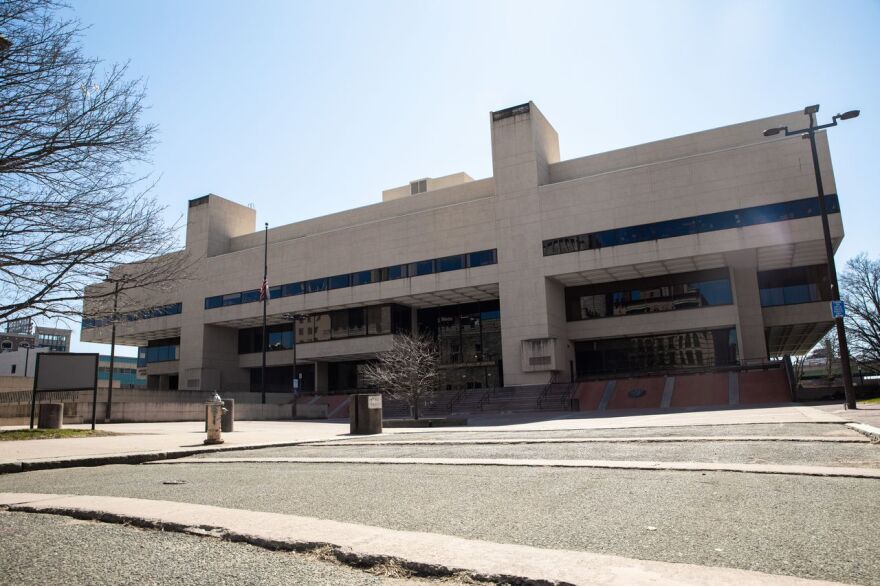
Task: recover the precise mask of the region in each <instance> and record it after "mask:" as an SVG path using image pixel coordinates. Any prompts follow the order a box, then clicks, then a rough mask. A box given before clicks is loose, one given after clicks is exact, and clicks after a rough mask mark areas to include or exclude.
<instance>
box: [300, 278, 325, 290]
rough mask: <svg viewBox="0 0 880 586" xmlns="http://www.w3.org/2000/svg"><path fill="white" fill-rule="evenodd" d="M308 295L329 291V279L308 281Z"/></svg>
mask: <svg viewBox="0 0 880 586" xmlns="http://www.w3.org/2000/svg"><path fill="white" fill-rule="evenodd" d="M305 285H306V293H318V292H319V291H326V290H327V279H326V278H324V279H312V280H311V281H306V283H305Z"/></svg>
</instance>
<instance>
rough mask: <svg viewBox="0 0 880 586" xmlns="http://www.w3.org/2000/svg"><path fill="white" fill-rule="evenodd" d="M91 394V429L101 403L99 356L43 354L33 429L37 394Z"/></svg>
mask: <svg viewBox="0 0 880 586" xmlns="http://www.w3.org/2000/svg"><path fill="white" fill-rule="evenodd" d="M88 390H91V391H92V429H93V430H94V429H95V409H96V406H97V403H98V354H97V353H77V352H41V353H39V354H37V365H36V370H35V372H34V390H33V394H32V395H31V425H30V428H31V429H33V428H34V414H35V413H36V410H37V393H48V392H52V391H88Z"/></svg>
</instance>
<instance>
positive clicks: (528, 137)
mask: <svg viewBox="0 0 880 586" xmlns="http://www.w3.org/2000/svg"><path fill="white" fill-rule="evenodd" d="M803 118H804V116H803V114H802V113H800V112H798V113H792V114H785V115H780V116H773V117H770V118H766V119H762V120H755V121H751V122H745V123H741V124H735V125H732V126H727V127H723V128H717V129H712V130H707V131H704V132H698V133H695V134H689V135H685V136H681V137H676V138H672V139H667V140H661V141H657V142H652V143H648V144H643V145H638V146H633V147H629V148H625V149H620V150H616V151H611V152H607V153H601V154H597V155H590V156H586V157H581V158H577V159H569V160H560V156H559V142H558V137H557V133H556V131H555V130H554V128H553V127H552V126H551V124H550V123H549V121H548V120H547V119H546V118H545V117H544V115H543V114H542V113H541V112H540V111H539V110H538V108H537V107H536V106H535V105H534V104H533V103H531V102H530V103H528V104H523V105H521V106H517V107H514V108H508V109H506V110H502V111H498V112H493V113H491V114H490V117H489V123H490V130H491V136H492V163H493V176H492V177H489V178H485V179H479V180H473V179H471V178H470V177H469V176H468V175H466V174H464V173H459V174H456V175H452V176H449V177H445V178H438V179H430V178H429V179H425V180H421V181H416V182H413V183H412V184H411V185H410V186H405V187H402V188H395V189H391V190H388V191H386V192H385V193H384V194H383V201H382V202H381V203H377V204H374V205H370V206H366V207H362V208H357V209H352V210H348V211H344V212H340V213H336V214H331V215H328V216H324V217H320V218H315V219H311V220H307V221H303V222H296V223H293V224H288V225H284V226H279V227H272V228H270V229H269V231H268V242H269V244H268V266H269V286H270V288H272V294H271V295H270V300H269V302H268V308H267V309H268V323H269V324H270V325H272V326H273V327H274V330H273V336H274V337H273V340H274V342H272V341H270V348H271V349H272V351H271V352H267V365H268V367H269V368H270V369H284V368H288V369H289V368H290V365H292V363H293V350H292V349H291V348H290V346H291V343H290V340H289V335H287V334H285V333H284V332H285V331H287V330H286V329H285V328H287V329H289V327H290V326H289V324H290V321H289V319H287V318H285V317H284V315H283V314H285V313H300V314H316V313H317V314H320V315H319V316H318V317H314V318H310V319H311V321H309V322H308V324H306V325H301V326H300V329H298V337H299V341H300V343H299V344H298V345H297V349H296V356H297V364H298V370H300V372H303V371H307V372H308V373H309V377H310V385H309V386H310V388H311V389H314V390H316V391H317V392H327V391H328V390H330V391H344V390H345V389H344V388H342V387H345V386H346V383H345V381H346V380H347V381H349V382H351V381H353V380H354V378H346V377H345V376H343V375H342V374H340V373H341V372H342V371H343V370H345V369H346V368H348V367H347V366H343V365H344V364H345V365H353V364H359V363H361V362H362V361H365V360H370V359H371V358H374V357H375V356H376V354H377V353H378V352H381V351H383V350H385V349H386V348H388V346H389V343H390V338H391V333H392V331H391V330H389V328H388V327H387V323H386V322H387V319H386V318H385V317H381V316H385V315H391V316H392V317H391V319H392V321H393V322H394V324H395V325H394V326H393V331H397V332H399V331H401V330H407V331H408V330H414V329H417V328H419V327H424V326H425V324H426V323H427V324H428V325H429V326H431V327H433V328H434V330H433V331H434V333H435V335H437V336H439V337H441V338H442V337H443V336H444V335H446V336H447V337H449V331H452V330H449V327H450V326H449V324H454V327H455V328H456V329H455V330H454V331H453V334H452V335H451V337H452V338H456V337H457V338H456V339H455V340H454V341H453V342H450V343H449V345H448V348H449V351H448V352H447V354H446V355H445V356H444V361H445V366H446V367H452V366H455V365H456V364H458V365H464V366H467V365H468V364H479V365H481V368H486V369H488V370H487V371H486V372H488V373H489V374H488V375H487V377H486V378H483V379H482V380H479V381H476V382H475V380H476V379H474V380H472V379H473V377H471V376H470V375H469V374H463V375H462V380H464V379H467V381H468V384H469V385H470V384H475V385H478V386H482V385H487V386H491V385H497V384H502V383H503V384H504V385H506V386H518V385H534V384H544V383H546V382H547V381H548V380H549V379H550V378H551V376H554V374H555V376H556V380H569V379H571V378H578V379H584V378H591V377H601V376H611V375H619V374H624V373H642V372H662V371H664V370H670V371H671V370H676V369H689V370H694V371H697V370H700V369H709V370H711V369H712V368H715V367H719V366H729V365H733V364H756V363H761V362H765V361H767V360H769V359H771V358H775V357H779V356H781V355H783V354H787V353H793V352H798V351H801V350H805V349H807V348H809V347H810V346H811V345H812V344H813V343H815V342H816V341H817V340H818V339H819V338H820V337H821V336H822V335H823V334H824V333H825V332H826V331H827V330H828V329H829V328H830V326H831V324H832V319H831V315H830V311H829V307H828V303H827V302H826V299H827V269H826V267H825V261H824V249H823V244H822V230H821V223H820V218H819V216H818V206H817V200H816V195H815V193H816V186H815V179H814V176H813V167H812V163H811V158H810V157H811V155H810V150H809V145H808V144H807V143H806V141H803V140H801V139H800V138H798V137H792V138H780V137H772V138H765V137H763V136H762V131H763V130H764V129H765V128H769V127H774V126H780V125H789V126H791V127H797V125H798V124H803V123H805V122H806V120H804V119H803ZM818 143H819V153H820V157H821V165H822V172H823V178H824V182H825V191H826V193H828V194H833V195H831V196H829V198H828V200H827V201H828V204H829V206H830V208H831V210H832V211H833V213H832V214H831V215H830V223H831V231H832V237H833V239H834V242H835V245H838V244H839V242H840V240H841V239H842V237H843V228H842V222H841V216H840V213H839V205H838V203H837V197H836V188H835V184H834V174H833V171H832V167H831V158H830V151H829V147H828V143H827V137H826V135H825V134H824V133H820V134H819V135H818ZM278 214H279V215H282V214H283V210H279V211H278ZM255 216H256V214H255V212H254V210H253V209H251V208H248V207H245V206H242V205H239V204H237V203H234V202H232V201H229V200H226V199H224V198H221V197H219V196H216V195H213V194H212V195H207V196H204V197H200V198H197V199H194V200H191V201H190V207H189V216H188V221H187V234H186V248H185V250H184V251H183V252H181V254H185V255H187V257H188V258H189V260H190V261H191V263H192V267H193V268H192V269H191V271H190V274H188V275H187V277H186V278H184V279H181V280H180V281H179V282H178V283H176V284H175V285H174V286H171V287H164V288H161V289H151V290H149V291H148V290H143V291H138V292H135V293H134V294H132V295H129V296H127V298H126V305H127V308H125V309H127V310H130V311H132V312H135V311H138V312H139V313H138V315H139V316H140V317H139V318H138V319H133V320H132V321H120V322H118V328H117V340H118V341H119V342H120V343H124V344H132V345H138V346H142V347H144V348H145V349H144V350H143V351H142V355H143V356H142V358H143V360H142V368H145V370H146V373H147V375H148V377H149V381H150V383H149V384H150V386H152V387H155V388H169V387H170V388H180V389H219V390H227V391H240V390H246V389H249V388H254V382H255V376H256V375H255V371H258V370H259V367H260V362H261V354H260V352H258V351H248V350H256V349H257V348H256V347H252V346H251V344H252V339H253V336H252V335H251V333H250V332H251V330H249V328H255V327H258V326H259V325H260V324H261V322H262V304H261V303H260V302H259V301H258V293H255V290H256V289H257V288H258V287H259V286H260V283H261V280H262V272H263V254H264V246H263V240H264V233H263V231H262V230H258V229H257V228H258V227H257V226H256V225H255ZM401 267H403V268H401ZM125 270H131V269H130V268H128V269H127V268H125V267H120V269H119V271H120V272H122V271H125ZM322 283H323V285H322ZM106 286H108V285H107V284H106V283H105V284H99V285H97V286H95V288H94V289H92V291H99V290H101V289H100V288H101V287H106ZM255 294H256V297H255ZM236 296H238V297H236ZM466 304H468V305H466ZM473 304H477V305H473ZM481 304H482V305H481ZM453 306H458V307H462V308H464V307H467V308H469V309H467V311H465V310H464V309H462V310H461V311H457V310H454V309H449V308H450V307H453ZM171 307H173V308H175V309H173V310H170V309H168V310H166V309H155V310H152V311H149V309H150V308H171ZM474 307H477V309H473V308H474ZM358 308H374V309H370V310H363V313H359V311H360V310H359V309H358ZM385 308H388V309H385ZM432 308H433V312H432V311H431V310H432ZM438 308H439V309H438ZM444 308H445V309H444ZM487 308H488V309H487ZM144 309H148V311H147V312H144V311H143V310H144ZM342 309H346V310H352V311H351V312H350V314H343V313H340V310H342ZM331 312H336V313H332V315H331ZM370 312H372V313H370ZM383 312H384V313H383ZM468 312H470V313H468ZM95 313H96V310H95V306H94V304H91V303H90V302H88V301H87V302H86V304H85V309H84V317H85V320H84V328H83V330H82V340H84V341H90V342H109V339H110V326H109V325H107V322H106V321H101V319H100V318H98V319H97V320H95V319H93V314H95ZM466 313H467V315H465V314H466ZM373 315H375V316H378V317H376V318H375V320H378V321H376V324H379V323H380V321H382V320H386V321H385V322H382V323H385V326H382V325H376V326H375V327H374V325H373V322H372V321H371V322H370V323H369V324H367V323H363V325H362V323H361V320H372V319H373V318H372V317H370V316H373ZM359 316H360V317H359ZM450 316H451V317H450ZM456 316H457V317H456ZM468 316H470V317H468ZM474 316H476V317H474ZM325 318H326V319H325ZM337 318H338V319H337ZM346 320H348V321H347V322H346ZM456 320H457V321H456ZM325 322H326V323H325ZM337 322H339V323H342V322H345V323H346V324H347V325H344V326H343V325H339V324H338V323H337ZM285 324H288V325H285ZM493 327H494V328H495V329H497V330H499V331H500V334H499V335H500V340H499V339H498V337H490V336H489V334H488V333H487V332H488V331H489V330H490V329H492V328H493ZM477 329H479V336H480V337H475V336H477V334H476V333H474V332H476V330H477ZM359 333H362V334H363V335H358V334H359ZM467 336H471V337H473V339H474V340H479V341H476V342H474V341H473V340H471V341H469V338H467ZM492 336H494V334H493V335H492ZM489 343H492V344H495V343H497V346H498V347H497V349H496V350H493V351H492V352H489V350H488V349H487V345H488V344H489ZM245 346H246V347H245ZM149 348H152V349H149ZM169 348H170V349H169ZM288 372H289V371H288V370H283V371H282V370H277V373H281V374H280V375H279V376H281V378H284V377H286V376H288ZM346 372H348V371H347V370H346ZM456 372H457V371H456ZM463 372H464V371H463ZM493 374H494V375H495V378H494V379H492V380H490V377H491V376H492V375H493ZM346 376H347V375H346ZM455 376H458V375H457V374H456V375H455ZM476 378H477V379H479V378H480V377H476ZM343 379H345V380H343ZM267 380H268V379H267ZM340 381H342V382H340ZM455 381H456V379H455V377H452V376H450V377H449V379H448V380H447V382H446V385H447V387H450V386H452V387H453V388H454V386H455V384H456V382H455ZM462 384H464V383H462ZM348 386H355V387H356V386H357V385H348ZM350 390H354V389H350Z"/></svg>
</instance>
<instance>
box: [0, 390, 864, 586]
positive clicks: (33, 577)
mask: <svg viewBox="0 0 880 586" xmlns="http://www.w3.org/2000/svg"><path fill="white" fill-rule="evenodd" d="M868 411H870V409H867V410H865V411H864V412H863V413H859V412H842V411H839V410H836V409H834V408H832V407H830V406H827V407H805V406H786V407H774V408H765V409H741V410H725V411H693V412H684V413H664V414H658V415H636V416H623V417H605V418H577V417H572V416H571V414H560V415H558V416H556V417H553V416H551V417H549V418H546V419H541V420H539V419H533V418H529V417H527V416H498V417H494V418H485V419H482V420H480V419H475V420H474V421H473V422H472V423H473V424H474V425H472V426H470V427H467V428H450V429H442V430H437V429H424V430H412V429H408V430H406V429H394V430H388V432H387V433H384V434H382V435H377V436H350V435H348V425H347V423H343V422H321V423H310V422H237V424H236V426H237V427H236V429H238V430H240V431H236V432H235V433H232V434H227V435H225V438H226V439H227V443H226V444H224V445H223V446H221V448H222V450H216V451H209V452H203V451H201V449H203V448H202V446H200V442H201V439H202V438H203V437H204V433H203V431H202V430H201V429H199V427H198V426H199V424H198V423H174V424H152V425H148V424H137V425H134V424H132V425H125V424H121V425H113V426H103V427H104V428H105V429H109V430H112V431H118V432H123V433H126V434H127V435H120V436H110V437H101V438H82V439H77V440H40V441H29V442H3V443H7V444H8V443H14V444H16V445H15V446H11V447H12V448H14V450H10V449H9V447H8V446H5V445H3V444H0V462H7V463H9V462H12V461H18V462H23V461H24V462H28V461H33V462H36V461H41V462H43V463H44V464H45V463H46V462H49V461H50V460H49V459H50V458H51V455H50V454H51V451H52V445H53V444H54V445H58V446H65V445H66V447H65V448H64V453H63V457H62V458H61V459H60V460H59V461H61V460H63V461H64V464H63V465H65V466H68V465H72V460H71V458H89V457H92V458H94V457H96V456H97V455H99V454H107V455H108V457H111V458H120V457H123V456H124V455H125V449H126V448H125V446H127V449H128V450H129V451H131V452H132V453H136V452H137V451H138V450H139V449H140V450H141V452H143V453H147V452H149V453H154V454H155V453H173V454H175V456H174V457H173V458H161V459H154V460H152V461H149V462H145V463H142V464H138V465H131V464H116V463H112V461H111V463H108V464H106V465H101V466H95V465H92V466H87V467H84V466H78V467H68V468H63V469H46V470H33V471H26V472H19V473H10V474H5V475H0V505H2V506H3V508H4V509H5V510H6V512H4V513H2V514H0V530H2V532H3V534H4V535H5V536H10V535H11V536H16V537H17V539H13V540H12V541H13V542H14V543H15V546H14V547H9V548H6V547H4V549H3V552H2V553H0V575H3V576H6V577H10V578H13V577H14V579H12V582H14V583H18V584H29V583H34V584H36V583H37V582H38V581H40V580H41V579H44V578H46V577H47V576H46V575H45V574H43V575H41V574H40V573H39V572H38V571H36V568H38V567H40V566H39V565H38V564H39V563H40V560H41V559H46V555H47V552H57V553H58V555H59V556H61V558H60V559H64V560H69V561H70V562H71V563H66V564H58V565H57V566H56V567H57V569H55V570H53V572H54V573H53V574H52V575H51V576H50V577H51V578H52V579H53V580H56V581H65V580H66V581H69V582H71V583H86V582H91V583H108V584H109V583H122V582H135V581H140V582H143V581H147V582H149V581H150V580H151V579H153V578H151V576H161V577H162V578H161V579H162V580H164V581H169V580H174V579H175V578H174V577H175V576H178V577H179V576H185V579H184V578H181V579H180V580H179V581H180V582H181V583H193V584H196V583H199V584H202V583H203V584H207V583H230V584H231V583H236V584H241V583H253V584H268V583H327V584H330V583H333V584H397V583H409V582H416V583H421V582H425V583H427V582H436V581H441V580H442V581H445V582H449V583H473V582H474V581H477V582H490V583H525V582H527V581H528V580H533V581H535V583H583V584H590V583H603V584H683V583H684V584H705V583H708V582H714V583H718V584H734V583H736V584H752V583H754V584H766V583H770V584H800V583H803V584H807V583H822V582H826V583H827V582H833V583H851V584H868V585H877V584H880V574H878V573H877V572H876V552H877V551H878V547H880V538H878V536H877V531H876V530H877V522H878V520H880V501H878V500H877V498H876V495H877V494H878V488H880V445H878V444H876V443H873V442H872V441H871V439H869V437H868V436H866V435H865V434H863V433H860V432H858V431H856V430H855V429H853V428H852V427H851V426H850V425H849V424H850V423H851V422H852V421H853V420H857V419H862V418H863V416H864V415H865V414H867V416H868V417H870V416H871V415H872V414H870V413H868ZM163 430H164V432H163ZM89 442H92V444H91V446H92V447H91V448H90V447H89V446H90V444H89ZM24 444H31V445H24ZM38 444H42V445H38ZM261 446H262V447H261ZM243 448H247V449H243ZM177 450H191V451H192V452H191V453H178V452H177ZM41 459H42V460H41ZM73 463H75V462H73ZM120 523H121V524H120ZM157 528H160V529H164V530H165V531H163V532H156V531H154V529H157ZM168 530H173V531H170V532H169V531H168ZM6 541H9V540H6ZM73 541H76V542H82V543H86V544H94V545H95V547H99V544H103V543H105V542H107V541H111V542H113V543H114V544H118V545H113V546H110V547H111V550H112V551H119V552H120V555H124V554H123V553H122V552H124V551H130V550H134V551H135V552H136V555H133V556H132V557H131V560H130V562H129V563H127V564H125V565H124V566H119V565H112V566H111V565H108V563H107V556H99V555H95V554H94V553H93V552H90V551H79V549H77V550H71V549H70V548H67V547H65V543H71V542H73ZM41 548H42V549H41ZM35 549H40V550H41V551H40V553H39V554H38V555H33V556H29V555H28V552H29V551H34V550H35ZM84 549H86V550H89V549H90V548H88V547H87V548H84ZM175 552H180V553H179V555H178V554H177V553H175ZM108 555H109V554H108ZM202 556H216V557H217V559H218V563H217V566H216V567H217V570H218V571H219V572H220V573H219V574H218V575H217V576H218V577H217V579H215V577H214V575H213V574H212V573H211V571H210V570H208V569H207V568H206V567H205V566H204V564H202V565H200V563H201V562H197V561H193V560H198V559H200V558H201V557H202ZM73 562H76V563H73ZM29 564H30V565H29ZM190 564H194V565H193V566H192V567H195V568H197V570H194V571H192V572H189V573H187V571H186V568H187V566H188V565H190ZM28 570H29V571H28ZM108 572H109V573H108ZM155 579H159V578H155ZM542 581H543V582H542ZM40 583H42V582H40Z"/></svg>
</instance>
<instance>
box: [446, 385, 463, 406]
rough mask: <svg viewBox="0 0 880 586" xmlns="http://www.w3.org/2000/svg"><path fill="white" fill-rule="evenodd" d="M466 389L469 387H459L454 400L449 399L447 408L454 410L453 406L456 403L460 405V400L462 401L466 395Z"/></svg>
mask: <svg viewBox="0 0 880 586" xmlns="http://www.w3.org/2000/svg"><path fill="white" fill-rule="evenodd" d="M466 390H467V389H465V388H462V389H459V391H458V392H457V393H455V396H454V397H452V400H451V401H449V404H448V405H447V406H446V409H447V410H448V411H452V408H453V407H455V406H456V405H458V402H459V401H461V398H462V397H464V393H465V391H466Z"/></svg>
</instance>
